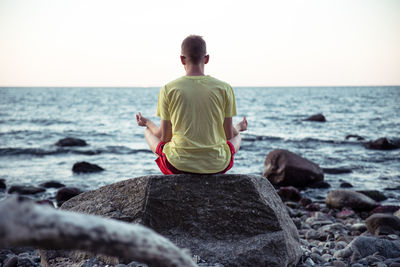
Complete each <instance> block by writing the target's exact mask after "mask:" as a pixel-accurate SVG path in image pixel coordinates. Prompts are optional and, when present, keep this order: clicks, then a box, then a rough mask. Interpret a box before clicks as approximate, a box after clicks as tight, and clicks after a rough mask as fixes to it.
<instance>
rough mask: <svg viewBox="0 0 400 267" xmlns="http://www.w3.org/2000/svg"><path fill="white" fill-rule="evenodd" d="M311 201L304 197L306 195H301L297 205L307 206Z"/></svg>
mask: <svg viewBox="0 0 400 267" xmlns="http://www.w3.org/2000/svg"><path fill="white" fill-rule="evenodd" d="M311 203H312V200H311V199H309V198H306V197H303V198H302V199H300V201H299V205H300V206H302V207H305V206H307V205H308V204H311Z"/></svg>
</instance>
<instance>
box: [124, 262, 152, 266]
mask: <svg viewBox="0 0 400 267" xmlns="http://www.w3.org/2000/svg"><path fill="white" fill-rule="evenodd" d="M127 267H148V266H147V264H144V263H140V262H136V261H132V262H130V263H129V264H128V265H127Z"/></svg>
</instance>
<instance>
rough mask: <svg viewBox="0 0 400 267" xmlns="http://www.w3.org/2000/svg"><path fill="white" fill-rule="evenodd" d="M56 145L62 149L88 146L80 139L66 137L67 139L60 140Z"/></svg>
mask: <svg viewBox="0 0 400 267" xmlns="http://www.w3.org/2000/svg"><path fill="white" fill-rule="evenodd" d="M55 145H56V146H61V147H64V146H87V143H86V141H85V140H82V139H79V138H72V137H66V138H63V139H60V140H58V141H57V143H56V144H55Z"/></svg>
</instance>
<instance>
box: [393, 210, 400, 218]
mask: <svg viewBox="0 0 400 267" xmlns="http://www.w3.org/2000/svg"><path fill="white" fill-rule="evenodd" d="M394 216H396V217H398V218H400V210H398V211H396V212H395V213H394Z"/></svg>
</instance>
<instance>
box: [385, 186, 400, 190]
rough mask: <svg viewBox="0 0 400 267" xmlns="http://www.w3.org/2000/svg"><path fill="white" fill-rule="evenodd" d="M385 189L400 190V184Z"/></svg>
mask: <svg viewBox="0 0 400 267" xmlns="http://www.w3.org/2000/svg"><path fill="white" fill-rule="evenodd" d="M384 190H388V191H395V190H400V185H398V186H395V187H385V188H384Z"/></svg>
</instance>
